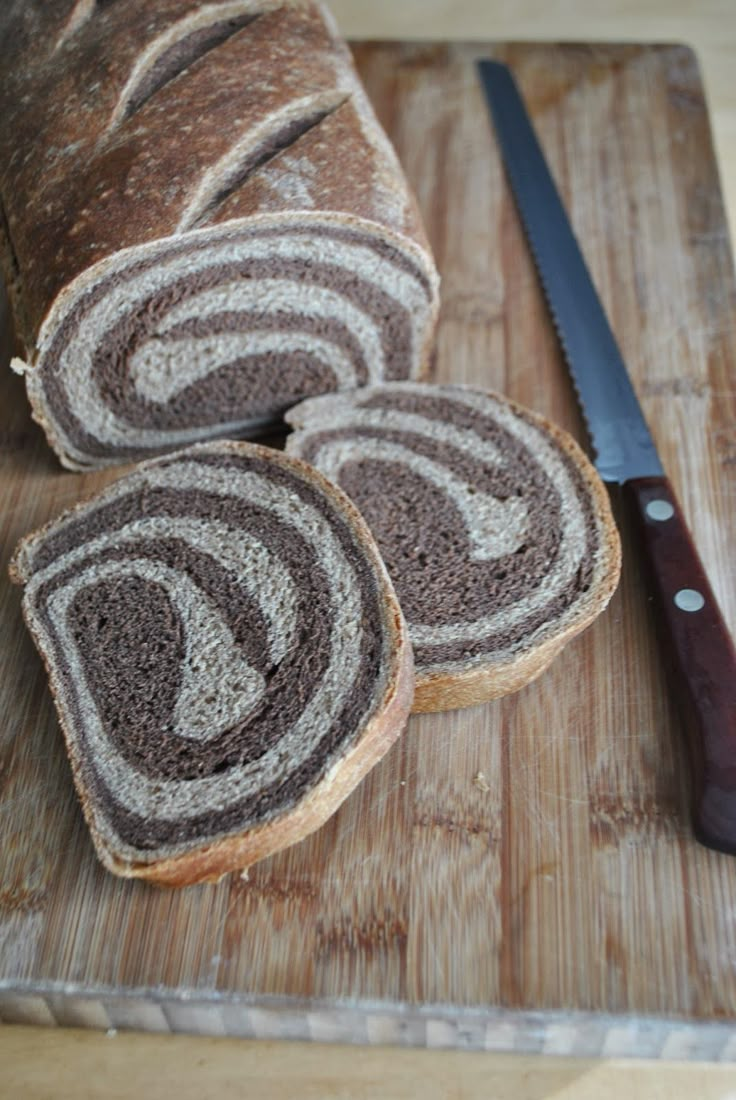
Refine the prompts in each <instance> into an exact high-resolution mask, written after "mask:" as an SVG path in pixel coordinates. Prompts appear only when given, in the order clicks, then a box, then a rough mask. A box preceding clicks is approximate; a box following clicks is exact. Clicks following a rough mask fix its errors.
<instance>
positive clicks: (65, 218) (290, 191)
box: [0, 0, 438, 469]
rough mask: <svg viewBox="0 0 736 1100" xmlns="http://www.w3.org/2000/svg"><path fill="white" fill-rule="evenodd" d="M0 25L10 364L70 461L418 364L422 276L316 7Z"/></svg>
mask: <svg viewBox="0 0 736 1100" xmlns="http://www.w3.org/2000/svg"><path fill="white" fill-rule="evenodd" d="M0 39H1V40H2V41H3V43H4V46H5V48H4V49H3V51H1V52H0V166H1V169H2V170H1V171H0V260H2V261H3V267H4V271H5V276H6V281H7V283H8V287H9V291H10V297H11V300H12V306H13V314H14V320H15V327H16V329H17V333H18V338H19V342H20V344H21V345H22V354H21V357H19V358H17V359H16V360H15V362H14V366H15V368H16V369H17V370H18V371H19V372H20V373H22V374H23V375H24V377H25V381H26V386H27V390H28V395H29V398H30V401H31V404H32V408H33V412H34V416H35V417H36V419H37V420H38V421H39V422H40V423H41V424H42V426H43V427H44V429H45V431H46V434H47V436H48V439H49V442H50V443H51V445H52V446H53V447H54V448H55V450H56V451H57V452H58V454H59V456H60V458H61V461H62V462H63V463H64V464H65V465H67V466H69V467H71V468H78V469H82V468H87V467H91V466H105V465H113V464H116V463H124V462H129V461H134V460H137V459H140V458H142V457H145V456H149V455H154V454H160V453H163V452H165V451H172V450H176V449H178V448H180V447H184V446H186V445H188V444H190V443H195V442H199V441H203V440H205V439H212V438H216V437H227V438H233V437H242V438H248V437H253V436H255V435H258V434H261V433H263V432H264V431H265V430H266V429H267V428H269V427H270V426H273V425H274V424H276V423H278V424H280V418H281V414H282V412H283V410H284V409H286V408H288V406H289V405H292V404H294V403H295V402H296V401H299V400H301V399H302V398H304V397H307V396H309V395H311V394H317V393H324V392H327V391H331V390H337V389H349V388H352V387H354V386H360V385H363V384H365V383H369V382H376V381H381V380H383V379H394V378H414V377H418V376H419V375H420V374H421V372H422V370H423V368H424V365H425V363H426V359H427V356H428V353H429V347H430V341H431V337H432V332H433V327H434V322H435V319H436V314H437V307H438V293H437V288H438V277H437V273H436V270H435V266H434V263H433V260H432V256H431V253H430V250H429V247H428V245H427V241H426V238H425V235H424V230H423V228H422V225H421V220H420V217H419V212H418V209H417V205H416V202H415V199H414V197H413V195H412V193H411V191H410V189H409V187H408V184H407V181H406V179H405V177H404V175H403V172H402V170H401V167H400V165H399V162H398V159H397V157H396V154H395V152H394V150H393V148H392V146H391V144H390V142H389V140H388V138H387V137H386V135H385V133H384V132H383V130H382V129H381V127H380V125H379V123H378V120H377V118H376V116H375V114H374V112H373V109H372V107H371V105H370V102H369V100H368V97H367V95H366V93H365V91H364V89H363V87H362V85H361V82H360V80H359V78H358V75H357V72H356V70H355V67H354V65H353V62H352V58H351V55H350V52H349V50H348V48H347V46H346V44H345V42H344V41H343V40H342V38H341V37H340V35H339V33H338V30H337V27H336V26H335V23H334V21H333V19H332V17H331V16H330V14H329V12H328V11H327V9H326V8H325V7H323V6H322V5H321V4H319V3H314V2H312V0H212V2H210V3H206V4H203V3H201V2H200V0H116V2H115V3H114V4H111V3H105V4H95V3H92V2H89V0H54V2H53V3H51V2H49V0H22V2H18V3H14V2H13V3H5V4H0Z"/></svg>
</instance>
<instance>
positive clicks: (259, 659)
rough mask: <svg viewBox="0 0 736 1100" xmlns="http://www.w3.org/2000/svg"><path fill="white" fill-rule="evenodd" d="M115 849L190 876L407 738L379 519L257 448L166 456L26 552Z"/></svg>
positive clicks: (227, 860)
mask: <svg viewBox="0 0 736 1100" xmlns="http://www.w3.org/2000/svg"><path fill="white" fill-rule="evenodd" d="M12 574H13V576H14V579H16V580H18V581H20V582H21V583H24V584H25V592H24V596H23V611H24V615H25V618H26V622H27V624H28V626H29V628H30V630H31V633H32V635H33V637H34V640H35V642H36V644H37V646H38V648H39V650H40V652H41V654H42V656H43V658H44V661H45V662H46V666H47V670H48V673H49V678H50V682H51V688H52V692H53V694H54V696H55V701H56V705H57V709H58V712H59V717H60V720H61V725H62V728H63V731H64V735H65V738H66V743H67V749H68V753H69V757H70V760H71V764H72V769H73V772H74V777H75V782H76V785H77V789H78V792H79V795H80V798H81V800H82V805H83V808H84V811H85V815H86V817H87V820H88V823H89V825H90V828H91V831H92V835H93V838H94V840H95V844H96V846H97V849H98V854H99V855H100V858H101V859H102V861H103V862H104V863H105V865H106V866H107V867H108V868H109V869H111V870H113V871H116V872H117V873H119V874H124V875H138V876H141V877H146V878H150V879H153V880H156V881H161V882H171V883H174V884H182V883H184V882H193V881H200V880H201V879H203V878H211V877H216V876H218V875H220V874H222V873H225V872H226V871H229V870H233V869H237V868H243V867H246V866H248V865H249V864H250V863H252V862H254V861H255V860H256V859H259V858H261V857H262V856H264V855H267V854H269V853H270V852H272V851H275V850H277V849H278V848H281V847H284V846H286V844H289V843H293V842H294V841H295V840H298V839H301V837H302V836H304V835H306V833H308V832H310V831H311V830H312V829H314V828H316V827H317V826H318V825H320V824H321V823H322V822H323V821H324V820H325V818H326V817H328V816H329V814H330V813H332V812H333V811H334V810H335V809H336V808H337V806H338V805H339V803H340V802H341V801H342V800H343V799H344V798H345V797H346V795H347V794H348V793H349V792H350V790H352V788H353V787H354V786H355V785H356V783H357V782H358V781H359V780H360V779H361V778H362V776H363V775H364V774H365V772H366V771H367V770H368V768H369V767H371V766H372V765H373V764H374V763H375V762H376V761H377V759H379V758H380V756H381V755H382V754H383V753H384V752H385V751H386V750H387V748H388V747H389V746H390V744H391V743H392V741H393V740H394V739H395V738H396V736H398V734H399V732H400V731H401V728H402V726H403V723H404V721H405V719H406V716H407V714H408V711H409V708H410V705H411V697H412V689H413V675H412V661H411V650H410V646H409V644H408V640H407V636H406V630H405V627H404V624H403V620H402V617H401V613H400V611H399V608H398V605H397V602H396V599H395V596H394V594H393V590H392V588H391V584H390V581H389V580H388V577H387V575H386V572H385V569H384V566H383V564H382V562H381V559H380V557H379V555H378V552H377V550H376V548H375V545H374V543H373V540H372V538H371V536H370V534H369V533H368V531H367V529H366V527H365V525H364V523H363V521H362V520H361V518H360V516H359V515H358V514H357V512H356V511H355V509H354V507H353V506H352V505H351V504H350V502H349V501H348V500H347V498H345V497H344V495H343V494H342V493H340V491H339V490H337V489H336V488H335V487H334V486H332V485H330V484H329V483H328V482H326V481H325V479H324V478H323V477H322V476H321V475H320V474H319V473H318V472H317V471H314V470H311V469H310V468H309V467H307V466H306V464H304V463H302V462H300V461H299V460H295V459H292V458H289V457H288V456H285V455H283V454H281V453H280V452H277V451H273V450H270V449H268V448H264V447H258V446H255V445H249V444H244V443H241V444H238V443H221V444H210V445H204V446H201V447H197V448H191V449H190V450H188V451H183V452H180V453H178V454H176V455H174V456H171V457H168V458H165V459H161V460H157V461H154V462H150V463H146V464H143V465H141V466H140V467H138V468H137V469H136V470H135V471H134V472H132V473H130V474H129V475H127V476H125V477H123V478H122V479H120V481H118V482H116V483H115V484H114V485H112V486H111V487H109V488H108V489H106V490H105V491H104V492H103V493H101V494H100V495H98V496H97V497H96V498H94V499H93V500H91V501H89V502H87V503H85V504H82V505H80V506H78V507H77V508H75V509H73V510H72V511H71V512H68V513H66V514H65V515H63V516H61V517H59V519H57V520H55V521H54V522H52V523H51V524H49V525H48V526H47V527H46V528H44V529H43V530H42V531H40V532H37V533H35V534H33V535H31V536H29V537H28V538H26V539H25V540H24V541H23V542H22V543H21V545H20V546H19V548H18V550H17V552H16V555H15V558H14V561H13V565H12Z"/></svg>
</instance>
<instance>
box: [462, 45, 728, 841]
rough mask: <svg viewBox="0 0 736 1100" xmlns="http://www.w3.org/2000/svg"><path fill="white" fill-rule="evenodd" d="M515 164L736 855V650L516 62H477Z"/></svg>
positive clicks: (723, 837)
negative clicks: (511, 65) (513, 68)
mask: <svg viewBox="0 0 736 1100" xmlns="http://www.w3.org/2000/svg"><path fill="white" fill-rule="evenodd" d="M478 71H479V75H480V81H481V85H482V88H483V92H484V94H485V98H486V102H487V105H488V108H489V111H490V115H491V118H492V120H493V123H494V126H495V130H496V135H497V138H498V143H499V146H500V150H501V155H502V159H503V163H504V167H505V169H506V174H507V177H508V180H509V183H510V185H511V191H512V193H513V195H514V199H515V201H516V206H517V208H518V211H519V215H520V217H521V222H522V224H523V227H524V231H525V235H526V239H527V243H528V245H529V247H530V250H531V253H532V256H533V258H534V261H535V264H536V268H537V271H538V274H539V277H540V281H541V284H542V289H543V291H544V295H545V297H546V299H547V304H548V306H549V310H550V313H551V316H552V320H553V323H554V325H555V328H556V330H557V335H558V337H559V341H560V345H561V348H562V352H563V355H564V358H565V360H566V362H567V366H568V368H569V371H570V374H571V376H572V381H573V385H574V387H575V390H576V391H577V395H578V400H579V403H580V406H581V409H582V413H583V416H584V418H585V421H586V425H587V428H588V433H589V436H590V441H591V444H592V447H593V450H594V453H595V458H594V462H595V466H596V468H597V470H598V472H599V474H600V475H601V478H602V479H603V481H605V482H607V483H609V485H614V484H616V485H620V486H621V487H622V494H623V496H624V497H625V498H626V500H627V503H628V505H629V506H630V509H631V514H632V516H633V518H634V523H635V525H636V527H637V528H638V533H639V534H640V536H641V544H642V548H643V552H644V557H645V559H646V567H647V573H648V577H647V585H648V590H649V594H650V596H651V598H652V601H653V604H654V607H655V614H656V618H657V624H658V626H659V628H660V636H661V639H662V643H663V646H664V647H665V651H666V656H668V658H669V664H670V667H671V670H672V672H673V673H674V675H675V680H676V686H677V687H678V688H680V689H681V690H682V695H683V700H684V702H685V704H686V707H685V711H684V714H683V725H684V729H685V733H686V737H687V744H688V749H689V757H690V762H691V771H692V784H691V792H692V819H693V828H694V832H695V835H696V837H697V839H698V840H699V841H700V842H701V843H702V844H705V845H706V846H707V847H709V848H715V849H717V850H718V851H721V852H728V853H730V854H736V650H735V649H734V643H733V639H732V637H731V634H730V632H729V630H728V628H727V626H726V623H725V621H724V619H723V615H722V613H721V611H720V609H719V607H718V603H717V601H716V599H715V596H714V595H713V591H712V589H711V587H710V584H709V583H708V578H707V576H706V574H705V570H704V568H703V565H702V562H701V561H700V558H699V556H698V552H697V550H696V548H695V544H694V543H693V540H692V537H691V535H690V532H689V530H688V527H687V523H686V521H685V517H684V515H683V513H682V510H681V508H680V506H679V504H678V502H677V499H676V497H675V494H674V493H673V491H672V486H671V485H670V483H669V481H668V479H667V476H666V475H665V472H664V470H663V468H662V463H661V461H660V459H659V455H658V454H657V448H656V445H655V442H654V439H653V437H652V434H651V432H650V430H649V428H648V426H647V423H646V420H645V418H644V414H643V413H642V410H641V407H640V405H639V402H638V400H637V397H636V393H635V392H634V388H633V386H632V384H631V380H630V378H629V375H628V372H627V370H626V366H625V364H624V361H623V358H622V356H621V352H620V350H619V348H618V345H617V343H616V339H615V337H614V335H613V332H612V330H611V327H610V325H609V323H608V320H607V318H606V314H605V312H604V310H603V306H602V305H601V302H600V300H599V298H598V295H597V293H596V290H595V287H594V285H593V281H592V279H591V276H590V274H589V272H588V268H587V266H586V263H585V260H584V258H583V255H582V252H581V251H580V247H579V245H578V242H577V240H576V238H575V235H574V233H573V230H572V227H571V225H570V222H569V220H568V218H567V215H566V213H565V209H564V207H563V205H562V201H561V199H560V196H559V194H558V192H557V188H556V186H555V183H554V180H553V179H552V176H551V174H550V171H549V168H548V166H547V163H546V161H545V157H544V153H543V152H542V149H541V146H540V145H539V142H538V140H537V137H536V135H535V132H534V128H533V126H532V123H531V120H530V118H529V116H528V114H527V111H526V108H525V106H524V102H523V100H522V97H521V95H520V93H519V91H518V89H517V86H516V83H515V81H514V79H513V77H512V75H511V72H510V71H509V69H508V68H507V67H506V66H505V65H503V64H501V63H500V62H497V61H490V60H483V61H480V62H479V63H478Z"/></svg>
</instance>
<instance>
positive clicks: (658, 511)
mask: <svg viewBox="0 0 736 1100" xmlns="http://www.w3.org/2000/svg"><path fill="white" fill-rule="evenodd" d="M646 513H647V515H648V516H649V518H650V519H657V520H660V521H664V520H666V519H672V517H673V516H674V514H675V509H674V508H673V507H672V505H671V504H670V502H669V501H668V500H650V501H649V503H648V504H647V506H646Z"/></svg>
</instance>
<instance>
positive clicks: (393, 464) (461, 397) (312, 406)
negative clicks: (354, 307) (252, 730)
mask: <svg viewBox="0 0 736 1100" xmlns="http://www.w3.org/2000/svg"><path fill="white" fill-rule="evenodd" d="M287 421H288V423H289V424H291V425H292V426H293V427H294V428H295V429H296V430H295V432H294V433H293V434H292V435H291V436H290V437H289V438H288V440H287V451H288V452H289V453H291V454H295V455H299V456H300V457H302V458H304V459H306V460H307V461H308V462H311V463H313V464H314V465H315V466H317V467H318V468H319V469H320V470H322V472H323V473H325V474H326V475H327V476H328V477H330V478H331V479H332V480H333V481H334V482H335V483H336V484H338V485H340V486H341V488H343V489H344V490H345V491H346V492H347V493H348V495H349V496H350V497H351V499H352V500H353V501H354V502H355V504H356V505H357V507H358V508H359V509H360V511H361V513H362V514H363V516H364V518H365V519H366V521H367V523H368V525H369V527H370V528H371V530H372V532H373V534H374V535H375V537H376V541H377V543H378V546H379V548H380V550H381V553H382V555H383V558H384V561H385V562H386V565H387V568H388V570H389V573H390V575H391V577H392V578H393V581H394V584H395V586H396V591H397V595H398V597H399V601H400V603H401V606H402V609H403V611H404V614H405V616H406V619H407V622H408V624H409V631H410V636H411V638H412V642H413V645H414V652H415V663H416V674H417V691H416V697H415V709H418V710H443V709H446V708H448V707H451V706H460V705H466V704H470V703H475V702H480V701H482V700H483V699H489V698H494V697H496V696H498V695H503V694H506V693H507V692H508V691H511V690H515V689H517V688H519V687H521V686H522V685H523V684H524V683H527V682H528V681H529V680H530V679H532V678H533V677H534V676H536V675H538V674H539V672H541V671H542V669H543V668H545V667H546V666H547V665H548V664H549V662H550V660H551V659H552V657H554V655H555V654H556V653H557V652H559V649H560V648H561V647H562V645H563V644H564V643H565V642H566V641H567V640H568V639H569V638H571V637H573V636H574V635H575V634H576V633H578V632H579V631H580V630H582V629H583V628H584V627H585V626H587V625H588V624H589V623H590V622H591V621H592V620H593V619H594V618H595V617H596V615H597V614H598V613H599V612H600V611H601V610H602V609H603V608H604V607H605V605H606V604H607V603H608V600H609V599H610V597H611V595H612V593H613V591H614V589H615V587H616V583H617V581H618V575H619V570H620V545H619V539H618V534H617V531H616V528H615V525H614V522H613V518H612V515H611V510H610V505H609V501H608V494H607V492H606V490H605V488H604V487H603V485H602V483H601V481H600V479H599V477H598V475H597V473H596V472H595V470H594V469H593V467H592V466H591V464H590V463H589V461H588V460H587V459H586V458H585V456H584V455H583V453H582V451H581V450H580V448H579V447H578V446H577V445H576V444H575V442H574V441H573V440H572V439H571V438H570V437H569V436H568V435H567V434H566V433H564V432H563V431H561V430H560V429H559V428H556V427H554V426H553V425H551V424H550V423H549V422H547V421H544V420H543V419H542V418H541V417H539V416H536V415H535V414H533V413H531V412H529V411H528V410H525V409H522V408H521V407H520V406H518V405H516V404H514V403H512V402H510V401H508V400H506V399H505V398H503V397H501V396H500V395H497V394H491V393H487V392H484V391H481V390H478V389H474V388H471V387H463V386H453V385H441V386H435V385H422V384H418V383H411V382H406V383H394V384H387V385H383V386H376V387H366V388H364V389H360V390H355V391H353V392H352V393H343V394H335V395H325V396H324V397H318V398H312V399H310V400H308V401H305V402H302V403H301V404H300V405H298V406H296V407H295V408H293V409H291V410H290V411H289V412H288V413H287Z"/></svg>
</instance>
